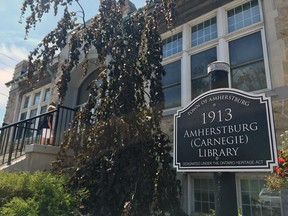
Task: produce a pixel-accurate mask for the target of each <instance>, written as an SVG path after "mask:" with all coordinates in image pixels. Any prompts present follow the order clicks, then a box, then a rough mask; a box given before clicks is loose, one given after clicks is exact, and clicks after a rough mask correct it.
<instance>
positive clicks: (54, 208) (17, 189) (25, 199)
mask: <svg viewBox="0 0 288 216" xmlns="http://www.w3.org/2000/svg"><path fill="white" fill-rule="evenodd" d="M67 181H68V177H67V176H64V175H62V176H57V175H53V174H51V173H46V172H35V173H34V174H30V173H28V172H21V173H7V172H5V171H0V215H8V216H18V215H19V216H23V215H29V216H34V215H41V216H52V215H53V216H54V215H63V216H65V215H73V214H74V213H73V212H75V209H76V208H75V207H76V206H77V195H75V194H74V193H72V192H71V191H70V190H69V189H68V188H67V187H65V183H66V182H67ZM75 214H76V213H75Z"/></svg>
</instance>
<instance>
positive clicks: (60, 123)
mask: <svg viewBox="0 0 288 216" xmlns="http://www.w3.org/2000/svg"><path fill="white" fill-rule="evenodd" d="M75 113H76V110H75V109H72V108H68V107H64V106H57V109H55V110H53V111H50V112H47V113H44V114H41V115H38V116H35V117H33V118H29V119H25V120H22V121H19V122H16V123H13V124H9V125H6V126H4V127H2V128H0V165H4V164H7V165H9V164H11V161H12V160H14V159H17V158H19V157H20V156H22V155H24V154H25V146H26V145H29V144H41V145H53V146H59V145H60V144H61V141H62V140H63V135H64V131H66V130H68V129H69V127H70V123H71V122H72V120H73V119H74V116H75ZM48 116H52V117H53V118H52V119H53V120H52V122H51V123H52V127H51V128H43V127H42V125H43V122H44V121H45V119H47V117H48Z"/></svg>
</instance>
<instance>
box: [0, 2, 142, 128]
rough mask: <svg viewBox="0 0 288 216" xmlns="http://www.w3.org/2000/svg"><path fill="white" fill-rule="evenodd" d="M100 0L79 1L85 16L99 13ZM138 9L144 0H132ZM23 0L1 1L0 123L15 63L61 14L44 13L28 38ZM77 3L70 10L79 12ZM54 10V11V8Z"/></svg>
mask: <svg viewBox="0 0 288 216" xmlns="http://www.w3.org/2000/svg"><path fill="white" fill-rule="evenodd" d="M99 1H100V0H79V2H80V3H81V5H82V7H83V8H84V10H85V17H86V19H89V18H91V17H93V16H94V15H96V14H97V12H98V7H99ZM130 1H131V2H133V3H134V4H135V6H136V7H137V8H140V7H143V6H144V5H145V0H130ZM22 2H23V0H9V1H7V0H0V14H1V22H0V126H1V125H2V122H3V118H4V115H5V110H6V105H7V100H8V95H9V90H10V88H8V87H6V85H5V83H7V82H9V81H10V80H12V76H13V72H14V68H15V65H16V64H17V63H19V62H20V61H22V60H24V59H27V56H28V54H29V52H30V51H32V50H33V49H34V48H35V47H36V46H37V44H39V43H40V41H41V39H42V38H43V37H44V36H45V35H46V34H47V33H49V32H50V31H51V30H52V29H54V28H55V27H56V25H57V21H58V20H59V18H60V17H61V16H58V17H54V16H53V13H50V14H46V15H44V17H43V19H42V21H41V23H38V24H37V26H36V29H31V30H30V33H29V35H28V38H27V40H24V37H25V19H24V20H23V23H22V24H21V23H20V22H19V21H20V15H21V6H22ZM79 10H80V8H79V7H78V5H77V4H76V3H74V4H73V5H72V8H71V11H79ZM51 12H52V11H51Z"/></svg>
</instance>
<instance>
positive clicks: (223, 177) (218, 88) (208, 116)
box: [174, 62, 277, 216]
mask: <svg viewBox="0 0 288 216" xmlns="http://www.w3.org/2000/svg"><path fill="white" fill-rule="evenodd" d="M228 71H229V66H228V64H226V63H223V62H214V63H212V64H210V65H209V66H208V72H209V76H210V85H211V89H212V90H210V91H208V92H206V93H204V94H202V95H200V96H198V97H197V98H195V99H194V100H193V101H191V103H190V104H189V105H188V106H187V107H185V108H183V109H182V110H178V112H177V114H175V116H174V166H175V167H176V169H177V170H178V171H182V172H213V173H214V181H215V189H216V190H215V200H216V215H217V216H223V215H237V200H236V185H235V184H236V183H235V172H257V171H258V172H259V171H272V170H273V166H275V165H276V162H277V150H276V141H275V134H274V121H273V117H272V116H273V115H272V106H271V100H270V98H268V97H266V96H265V95H264V94H250V93H247V92H243V91H240V90H237V89H231V88H225V87H228Z"/></svg>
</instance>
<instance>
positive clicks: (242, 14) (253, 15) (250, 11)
mask: <svg viewBox="0 0 288 216" xmlns="http://www.w3.org/2000/svg"><path fill="white" fill-rule="evenodd" d="M260 20H261V17H260V9H259V5H258V0H252V1H249V2H247V3H245V4H243V5H240V6H238V7H236V8H233V9H232V10H229V11H228V32H233V31H236V30H238V29H241V28H244V27H246V26H249V25H252V24H254V23H257V22H259V21H260Z"/></svg>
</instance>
